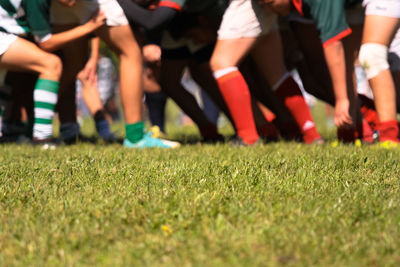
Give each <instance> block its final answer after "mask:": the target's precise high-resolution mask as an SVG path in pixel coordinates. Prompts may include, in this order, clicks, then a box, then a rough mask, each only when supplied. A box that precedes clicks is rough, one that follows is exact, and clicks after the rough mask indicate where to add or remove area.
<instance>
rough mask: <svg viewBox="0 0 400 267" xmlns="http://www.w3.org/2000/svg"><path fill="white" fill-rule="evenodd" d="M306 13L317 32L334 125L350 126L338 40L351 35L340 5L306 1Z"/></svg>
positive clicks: (328, 0) (334, 1)
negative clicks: (327, 75)
mask: <svg viewBox="0 0 400 267" xmlns="http://www.w3.org/2000/svg"><path fill="white" fill-rule="evenodd" d="M309 3H310V13H311V16H312V17H313V19H314V21H315V23H316V25H317V28H318V29H319V31H320V37H321V41H322V43H323V49H324V54H325V59H326V63H327V65H328V69H329V73H330V75H331V79H332V86H333V90H334V93H335V124H336V125H337V126H339V127H341V126H344V125H346V124H352V119H351V116H350V111H349V107H350V101H349V95H348V94H347V80H346V77H347V76H346V75H347V74H346V57H345V52H344V47H343V42H342V39H343V38H345V37H346V36H348V35H350V34H351V29H350V28H349V26H348V25H347V22H346V16H345V10H344V1H343V0H325V1H310V2H309Z"/></svg>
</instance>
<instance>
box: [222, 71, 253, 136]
mask: <svg viewBox="0 0 400 267" xmlns="http://www.w3.org/2000/svg"><path fill="white" fill-rule="evenodd" d="M214 75H215V78H216V80H217V83H218V86H219V89H220V90H221V93H222V95H223V97H224V99H225V102H226V104H227V105H228V108H229V111H230V113H231V115H232V117H233V121H234V122H235V126H236V129H237V131H238V135H239V136H240V137H241V138H242V140H243V141H244V142H245V143H247V144H254V143H255V142H256V141H257V140H258V134H257V129H256V125H255V122H254V119H253V110H252V107H251V98H250V92H249V88H248V86H247V84H246V81H245V80H244V78H243V76H242V74H241V73H240V72H239V71H238V69H237V68H229V69H225V70H219V71H217V72H215V73H214Z"/></svg>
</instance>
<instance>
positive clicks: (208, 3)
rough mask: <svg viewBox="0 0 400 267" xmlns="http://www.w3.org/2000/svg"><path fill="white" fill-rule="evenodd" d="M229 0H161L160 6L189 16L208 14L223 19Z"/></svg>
mask: <svg viewBox="0 0 400 267" xmlns="http://www.w3.org/2000/svg"><path fill="white" fill-rule="evenodd" d="M228 4H229V0H161V1H160V4H159V6H167V7H170V8H173V9H176V10H178V11H181V12H182V13H187V14H207V15H208V16H216V17H222V15H223V14H224V12H225V9H226V8H227V6H228Z"/></svg>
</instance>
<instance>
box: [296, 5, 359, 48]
mask: <svg viewBox="0 0 400 267" xmlns="http://www.w3.org/2000/svg"><path fill="white" fill-rule="evenodd" d="M292 1H293V5H294V6H295V7H296V9H297V10H298V11H299V12H300V14H302V15H303V16H305V17H308V18H312V19H313V20H314V21H315V24H316V25H317V28H318V29H319V31H320V37H321V40H322V42H323V44H324V46H327V45H329V44H330V43H332V42H334V41H337V40H340V39H342V38H344V37H346V36H348V35H349V34H351V29H350V28H349V26H348V24H347V22H346V12H345V9H346V8H351V7H353V6H355V5H357V4H360V3H361V2H362V0H292Z"/></svg>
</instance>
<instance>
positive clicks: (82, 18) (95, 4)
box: [50, 0, 128, 26]
mask: <svg viewBox="0 0 400 267" xmlns="http://www.w3.org/2000/svg"><path fill="white" fill-rule="evenodd" d="M99 9H101V10H102V11H103V12H104V15H105V16H106V25H107V26H122V25H128V20H127V19H126V17H125V14H124V11H123V10H122V8H121V6H120V5H119V4H118V2H117V1H116V0H77V1H76V4H75V5H74V6H73V7H66V6H64V5H62V4H60V3H59V2H58V1H57V0H52V1H51V8H50V20H51V23H52V24H55V25H76V24H84V23H86V22H88V21H89V20H90V18H91V17H92V16H93V14H95V13H96V11H97V10H99Z"/></svg>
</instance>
